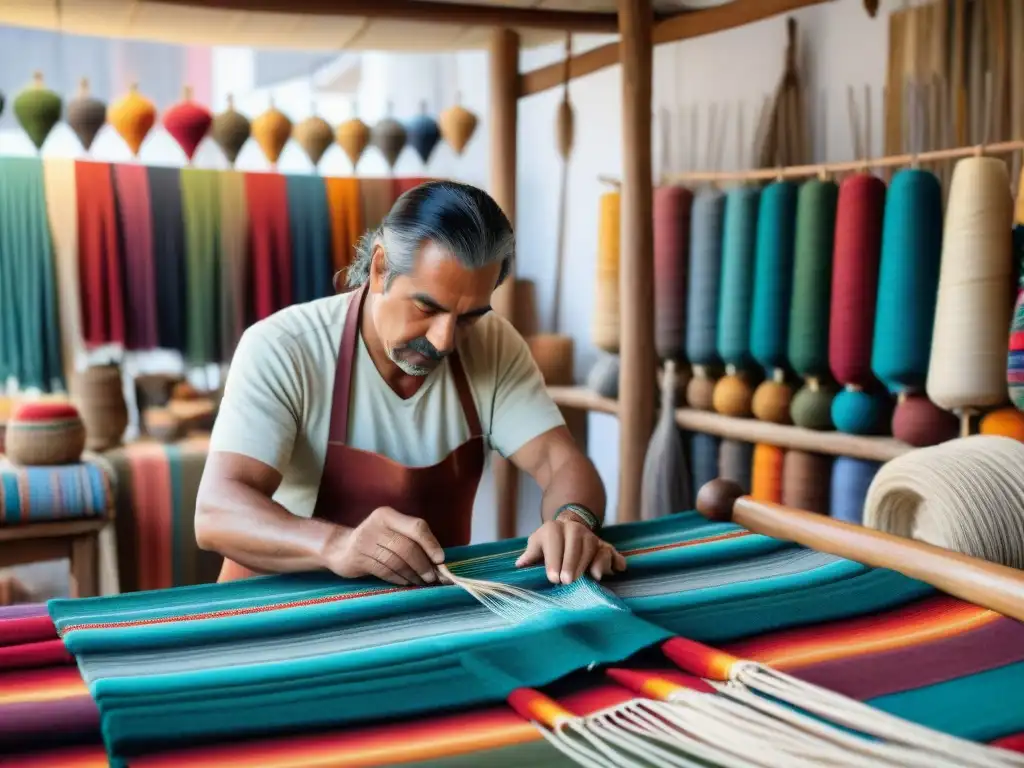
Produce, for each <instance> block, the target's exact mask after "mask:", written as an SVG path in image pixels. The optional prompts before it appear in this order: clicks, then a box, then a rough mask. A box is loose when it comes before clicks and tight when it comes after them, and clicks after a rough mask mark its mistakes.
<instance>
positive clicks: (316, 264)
mask: <svg viewBox="0 0 1024 768" xmlns="http://www.w3.org/2000/svg"><path fill="white" fill-rule="evenodd" d="M287 179H288V222H289V225H290V227H291V239H292V301H293V302H295V303H300V302H304V301H312V300H313V299H319V298H322V297H324V296H330V295H331V292H332V291H331V279H332V277H333V270H332V269H331V262H332V254H331V221H330V217H329V214H328V209H327V190H326V189H325V187H324V181H323V179H322V178H321V177H320V176H288V177H287Z"/></svg>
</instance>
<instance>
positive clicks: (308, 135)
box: [292, 115, 334, 168]
mask: <svg viewBox="0 0 1024 768" xmlns="http://www.w3.org/2000/svg"><path fill="white" fill-rule="evenodd" d="M292 136H294V137H295V141H296V143H297V144H298V145H299V146H300V147H302V151H303V152H305V153H306V157H308V158H309V162H311V163H312V164H313V167H314V168H315V167H316V166H317V165H319V164H320V158H322V157H323V156H324V152H326V151H327V150H328V148H329V147H330V146H331V144H333V143H334V129H332V128H331V124H330V123H328V122H327V121H326V120H324V119H323V118H322V117H320V116H319V115H310V116H309V117H307V118H306V119H305V120H303V121H302V122H301V123H299V124H298V125H296V126H295V129H294V130H293V131H292Z"/></svg>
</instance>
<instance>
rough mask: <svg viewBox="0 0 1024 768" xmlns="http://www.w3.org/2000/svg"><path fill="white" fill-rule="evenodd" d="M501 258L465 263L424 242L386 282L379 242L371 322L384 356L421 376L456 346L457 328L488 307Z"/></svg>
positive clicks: (372, 279) (373, 271)
mask: <svg viewBox="0 0 1024 768" xmlns="http://www.w3.org/2000/svg"><path fill="white" fill-rule="evenodd" d="M500 272H501V263H500V262H498V263H495V264H492V265H489V266H487V267H483V268H481V269H466V268H465V267H463V266H462V265H461V264H459V262H458V260H457V259H456V258H455V256H454V255H453V254H450V253H448V252H446V251H444V250H442V249H441V248H439V247H438V246H437V245H436V244H434V243H432V242H427V243H425V244H424V245H423V247H422V248H421V249H420V252H419V254H418V255H417V257H416V265H415V267H414V269H413V271H412V272H411V273H410V274H408V275H398V276H395V277H393V278H392V280H391V282H390V284H387V286H386V287H385V274H386V273H385V262H384V253H383V251H382V250H381V248H380V246H378V248H377V251H376V252H375V253H374V255H373V264H372V267H371V270H370V290H371V291H372V292H373V293H374V294H375V296H374V301H373V310H372V312H373V323H374V327H375V328H376V330H377V334H378V336H379V337H380V339H381V341H382V342H383V344H384V348H385V349H386V350H387V354H388V357H389V358H390V359H391V361H392V362H394V363H395V365H397V366H398V367H399V368H400V369H401V370H402V371H403V372H404V373H406V374H407V375H409V376H426V375H427V374H428V373H430V372H431V371H432V370H434V368H436V367H437V365H438V363H440V362H441V361H442V360H443V359H444V358H445V357H447V356H448V355H450V354H451V353H452V352H454V351H455V342H456V339H457V338H458V335H459V333H460V332H461V331H463V330H464V329H466V328H468V327H469V326H471V325H472V324H473V323H474V322H475V321H476V320H477V319H478V318H480V317H481V316H483V315H485V314H487V313H488V312H489V311H490V309H491V293H492V292H493V291H494V287H495V284H496V283H497V282H498V275H499V274H500Z"/></svg>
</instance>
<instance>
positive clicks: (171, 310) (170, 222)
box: [148, 168, 185, 353]
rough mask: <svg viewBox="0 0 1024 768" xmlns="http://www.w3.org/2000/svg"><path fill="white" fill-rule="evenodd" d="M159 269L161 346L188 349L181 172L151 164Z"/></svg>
mask: <svg viewBox="0 0 1024 768" xmlns="http://www.w3.org/2000/svg"><path fill="white" fill-rule="evenodd" d="M148 173H149V201H150V204H151V206H150V211H151V213H152V221H153V261H154V264H155V273H156V314H157V336H158V341H159V346H160V348H161V349H172V350H175V351H177V352H182V353H183V352H184V351H185V224H184V218H183V214H182V207H181V202H182V200H181V172H180V171H179V170H178V169H177V168H149V169H148Z"/></svg>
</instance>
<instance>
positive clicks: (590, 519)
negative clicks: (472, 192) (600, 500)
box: [552, 504, 601, 531]
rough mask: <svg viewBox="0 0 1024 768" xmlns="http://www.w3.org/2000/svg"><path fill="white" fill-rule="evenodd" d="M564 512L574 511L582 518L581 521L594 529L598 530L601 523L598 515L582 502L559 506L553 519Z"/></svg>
mask: <svg viewBox="0 0 1024 768" xmlns="http://www.w3.org/2000/svg"><path fill="white" fill-rule="evenodd" d="M563 512H572V513H573V514H574V515H576V517H578V518H579V519H580V522H582V523H583V524H584V525H585V526H587V528H589V529H590V530H592V531H596V530H597V528H598V526H599V525H600V524H601V521H600V520H598V519H597V515H595V514H594V513H593V512H591V511H590V510H589V509H587V508H586V507H584V506H583V505H581V504H563V505H562V506H560V507H559V508H558V511H557V512H555V516H554V518H552V519H554V520H557V519H558V516H559V515H561V514H562V513H563Z"/></svg>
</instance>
